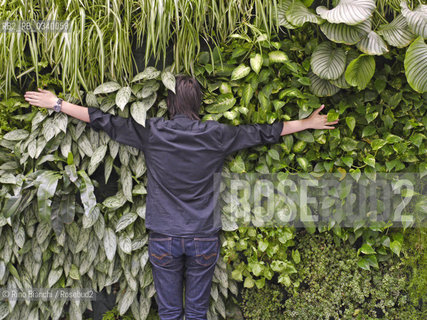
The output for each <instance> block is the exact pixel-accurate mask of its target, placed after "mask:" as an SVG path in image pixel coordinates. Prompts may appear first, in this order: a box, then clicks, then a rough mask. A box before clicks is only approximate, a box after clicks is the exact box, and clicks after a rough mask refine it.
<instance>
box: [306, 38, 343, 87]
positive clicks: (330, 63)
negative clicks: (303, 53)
mask: <svg viewBox="0 0 427 320" xmlns="http://www.w3.org/2000/svg"><path fill="white" fill-rule="evenodd" d="M310 64H311V69H312V70H313V72H314V73H315V74H316V75H317V76H319V77H320V78H322V79H327V80H332V79H338V78H339V76H341V75H342V74H343V73H344V70H345V52H344V49H342V48H336V47H334V45H333V44H332V43H331V42H329V41H325V42H322V43H321V44H320V45H319V46H318V47H317V48H316V49H315V50H314V52H313V54H312V56H311V61H310Z"/></svg>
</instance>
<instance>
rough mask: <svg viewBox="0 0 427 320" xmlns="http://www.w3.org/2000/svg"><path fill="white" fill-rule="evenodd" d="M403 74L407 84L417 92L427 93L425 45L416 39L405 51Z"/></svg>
mask: <svg viewBox="0 0 427 320" xmlns="http://www.w3.org/2000/svg"><path fill="white" fill-rule="evenodd" d="M404 64H405V74H406V77H407V79H408V83H409V84H410V86H411V87H412V89H414V90H415V91H417V92H420V93H423V92H427V45H426V44H425V42H424V40H423V39H422V38H421V37H418V38H417V39H416V40H415V41H414V42H413V43H412V44H411V45H410V46H409V48H408V50H406V55H405V63H404Z"/></svg>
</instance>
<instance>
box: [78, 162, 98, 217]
mask: <svg viewBox="0 0 427 320" xmlns="http://www.w3.org/2000/svg"><path fill="white" fill-rule="evenodd" d="M77 173H78V174H79V176H80V177H81V178H82V179H81V181H80V185H79V191H80V199H81V200H82V203H83V207H84V214H85V215H86V216H89V215H90V214H91V213H92V211H93V209H94V208H95V206H96V197H95V193H94V190H95V188H94V186H93V184H92V180H91V179H90V178H89V176H88V175H87V173H86V172H85V171H83V170H79V171H77Z"/></svg>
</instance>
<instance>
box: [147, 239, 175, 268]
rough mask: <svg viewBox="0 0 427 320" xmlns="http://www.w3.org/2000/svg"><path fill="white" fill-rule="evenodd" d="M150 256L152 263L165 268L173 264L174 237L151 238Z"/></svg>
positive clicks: (149, 243) (149, 244)
mask: <svg viewBox="0 0 427 320" xmlns="http://www.w3.org/2000/svg"><path fill="white" fill-rule="evenodd" d="M148 255H149V257H150V262H151V263H153V264H155V265H157V266H161V267H165V266H167V265H168V264H170V263H171V262H172V259H173V258H172V237H163V238H158V237H157V238H156V237H149V238H148Z"/></svg>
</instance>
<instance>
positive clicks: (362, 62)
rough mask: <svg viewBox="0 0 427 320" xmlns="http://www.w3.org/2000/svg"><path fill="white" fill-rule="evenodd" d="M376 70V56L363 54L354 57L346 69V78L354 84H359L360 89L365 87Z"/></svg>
mask: <svg viewBox="0 0 427 320" xmlns="http://www.w3.org/2000/svg"><path fill="white" fill-rule="evenodd" d="M374 72H375V60H374V57H372V56H369V55H366V54H361V55H360V56H359V57H358V58H356V59H354V60H353V61H352V62H350V64H349V65H348V67H347V70H346V71H345V80H346V81H347V82H348V83H349V84H350V85H352V86H354V87H355V86H357V88H358V89H359V90H362V89H364V88H365V87H366V86H367V85H368V83H369V81H371V78H372V76H373V75H374Z"/></svg>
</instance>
